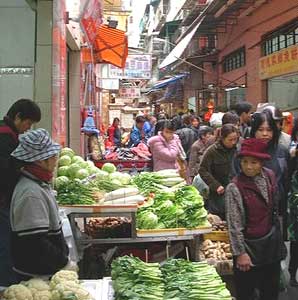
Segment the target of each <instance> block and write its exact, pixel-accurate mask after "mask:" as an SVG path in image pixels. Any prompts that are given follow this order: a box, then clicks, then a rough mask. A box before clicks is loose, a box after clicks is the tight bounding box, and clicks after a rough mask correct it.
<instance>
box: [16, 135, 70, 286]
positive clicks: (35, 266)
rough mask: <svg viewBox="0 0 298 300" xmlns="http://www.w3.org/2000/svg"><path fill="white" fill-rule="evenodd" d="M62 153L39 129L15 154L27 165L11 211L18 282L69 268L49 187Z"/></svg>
mask: <svg viewBox="0 0 298 300" xmlns="http://www.w3.org/2000/svg"><path fill="white" fill-rule="evenodd" d="M60 149H61V147H60V145H59V144H57V143H54V142H53V141H52V140H51V138H50V136H49V134H48V132H47V131H46V130H45V129H37V130H32V131H30V132H28V133H26V134H24V135H21V136H20V137H19V145H18V147H17V148H16V149H15V150H14V151H13V153H12V154H11V155H12V156H13V157H14V158H16V159H18V160H19V161H22V162H26V163H27V164H26V166H25V167H24V168H23V169H22V171H21V172H22V173H21V177H20V179H19V181H18V183H17V185H16V187H15V190H14V193H13V196H12V201H11V208H10V221H11V228H12V237H11V248H12V250H11V251H12V258H13V263H14V271H15V272H16V274H17V277H18V281H20V280H27V279H29V278H32V277H34V276H42V275H44V276H46V277H47V276H51V275H53V274H54V273H55V272H57V271H58V270H60V269H62V268H64V267H65V266H66V265H67V264H68V252H69V251H68V247H67V245H66V242H65V239H64V236H63V232H62V228H61V221H60V218H59V214H58V206H57V203H56V200H55V197H54V194H53V191H52V189H51V186H50V184H49V183H50V181H51V180H52V177H53V173H54V170H55V167H56V162H57V157H58V153H59V152H60Z"/></svg>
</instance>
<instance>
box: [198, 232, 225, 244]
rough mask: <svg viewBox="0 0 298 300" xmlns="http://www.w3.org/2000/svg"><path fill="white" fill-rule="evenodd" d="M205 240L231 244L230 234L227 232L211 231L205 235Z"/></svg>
mask: <svg viewBox="0 0 298 300" xmlns="http://www.w3.org/2000/svg"><path fill="white" fill-rule="evenodd" d="M203 238H204V240H211V241H214V242H216V241H220V242H225V243H229V242H230V240H229V234H228V232H227V231H211V232H209V233H206V234H204V235H203Z"/></svg>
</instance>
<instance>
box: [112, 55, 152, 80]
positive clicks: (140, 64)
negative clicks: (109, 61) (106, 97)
mask: <svg viewBox="0 0 298 300" xmlns="http://www.w3.org/2000/svg"><path fill="white" fill-rule="evenodd" d="M151 68H152V67H151V55H150V54H131V55H128V56H127V59H126V64H125V68H124V69H120V68H117V67H115V66H113V65H109V77H110V78H119V79H151Z"/></svg>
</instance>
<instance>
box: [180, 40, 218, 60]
mask: <svg viewBox="0 0 298 300" xmlns="http://www.w3.org/2000/svg"><path fill="white" fill-rule="evenodd" d="M216 47H217V43H216V36H215V35H206V36H198V37H195V38H193V39H192V41H191V42H190V44H189V45H188V47H187V48H186V50H185V57H193V56H201V55H203V56H205V55H208V54H210V55H211V54H214V52H215V51H216Z"/></svg>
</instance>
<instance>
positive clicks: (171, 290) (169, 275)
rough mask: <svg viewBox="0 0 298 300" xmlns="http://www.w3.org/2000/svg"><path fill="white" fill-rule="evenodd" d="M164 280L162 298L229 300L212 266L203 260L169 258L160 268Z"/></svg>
mask: <svg viewBox="0 0 298 300" xmlns="http://www.w3.org/2000/svg"><path fill="white" fill-rule="evenodd" d="M161 270H162V276H163V278H164V281H165V295H164V298H163V299H164V300H170V299H171V300H191V299H196V300H231V299H232V297H231V294H230V292H229V291H228V290H227V288H226V285H225V283H223V282H222V280H221V278H220V276H219V275H218V274H217V272H216V270H215V268H214V267H212V266H209V265H208V264H207V263H205V262H189V261H186V260H184V259H171V260H169V261H167V262H166V263H165V264H164V265H163V266H162V268H161Z"/></svg>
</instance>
